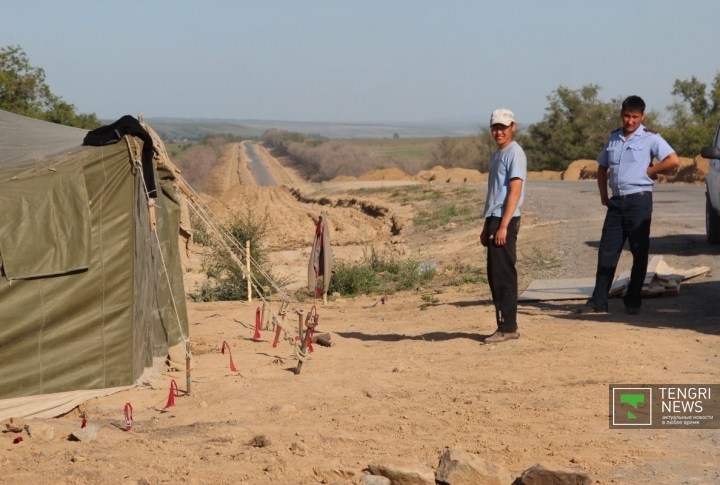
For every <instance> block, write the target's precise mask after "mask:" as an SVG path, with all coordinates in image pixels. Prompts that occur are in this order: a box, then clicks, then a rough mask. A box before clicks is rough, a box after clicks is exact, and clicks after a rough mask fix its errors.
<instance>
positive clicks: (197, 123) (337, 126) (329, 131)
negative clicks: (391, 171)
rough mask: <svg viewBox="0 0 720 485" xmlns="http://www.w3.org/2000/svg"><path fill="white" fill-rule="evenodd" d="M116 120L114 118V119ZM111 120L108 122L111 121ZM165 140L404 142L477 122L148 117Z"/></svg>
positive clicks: (457, 131)
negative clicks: (315, 137)
mask: <svg viewBox="0 0 720 485" xmlns="http://www.w3.org/2000/svg"><path fill="white" fill-rule="evenodd" d="M112 121H114V120H112ZM112 121H109V122H112ZM145 121H147V122H148V123H149V124H150V126H152V128H153V129H154V130H155V131H156V132H157V133H158V135H160V137H161V138H162V139H163V140H175V141H190V140H198V139H200V138H202V137H203V136H205V135H215V134H230V135H236V136H244V137H260V136H262V134H263V132H264V131H265V130H266V129H268V128H276V129H278V130H285V131H293V132H298V133H305V134H310V133H313V134H319V135H322V136H325V137H328V138H334V139H339V138H358V139H366V138H376V139H382V138H384V137H387V138H390V137H392V136H393V134H394V133H397V134H399V135H400V137H401V138H400V139H401V141H405V140H404V139H407V138H415V139H427V138H428V137H441V136H469V135H474V134H475V133H477V130H478V127H477V124H476V123H390V124H382V123H376V124H373V123H320V122H301V121H265V120H214V119H182V118H146V119H145Z"/></svg>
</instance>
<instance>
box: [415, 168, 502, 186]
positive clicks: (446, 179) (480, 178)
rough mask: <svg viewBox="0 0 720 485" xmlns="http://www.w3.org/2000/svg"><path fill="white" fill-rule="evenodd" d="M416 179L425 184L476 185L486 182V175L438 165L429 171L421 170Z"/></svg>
mask: <svg viewBox="0 0 720 485" xmlns="http://www.w3.org/2000/svg"><path fill="white" fill-rule="evenodd" d="M416 178H417V179H418V180H424V181H426V182H441V183H467V184H477V183H481V182H487V179H488V175H487V174H486V173H480V172H478V171H477V170H473V169H471V168H444V167H441V166H439V165H438V166H437V167H433V168H431V169H430V170H421V171H420V173H418V174H417V176H416Z"/></svg>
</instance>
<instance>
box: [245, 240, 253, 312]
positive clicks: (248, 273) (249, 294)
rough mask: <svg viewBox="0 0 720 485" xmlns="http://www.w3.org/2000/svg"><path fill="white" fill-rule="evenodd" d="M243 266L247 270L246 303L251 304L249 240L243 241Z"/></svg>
mask: <svg viewBox="0 0 720 485" xmlns="http://www.w3.org/2000/svg"><path fill="white" fill-rule="evenodd" d="M245 266H246V268H247V282H248V303H252V281H251V278H250V240H249V239H248V240H247V241H245Z"/></svg>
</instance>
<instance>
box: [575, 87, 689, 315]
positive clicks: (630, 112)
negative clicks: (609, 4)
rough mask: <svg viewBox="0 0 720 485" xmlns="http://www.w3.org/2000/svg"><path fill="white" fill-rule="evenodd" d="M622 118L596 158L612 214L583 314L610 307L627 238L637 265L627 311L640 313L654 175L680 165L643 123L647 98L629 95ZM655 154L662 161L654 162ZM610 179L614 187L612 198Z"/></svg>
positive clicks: (602, 195)
mask: <svg viewBox="0 0 720 485" xmlns="http://www.w3.org/2000/svg"><path fill="white" fill-rule="evenodd" d="M620 117H621V119H622V125H623V126H622V128H620V129H618V130H615V131H613V132H612V133H611V134H610V139H609V140H608V141H607V143H606V144H605V148H604V149H603V151H602V152H601V153H600V155H599V156H598V159H597V161H598V164H600V166H599V167H598V172H597V182H598V188H599V189H600V201H601V202H602V205H604V206H607V214H606V216H605V223H604V225H603V229H602V237H601V239H600V249H599V251H598V264H597V272H596V274H595V289H594V291H593V295H592V297H591V298H590V299H589V300H588V301H587V303H586V305H585V306H584V307H582V308H580V309H579V310H578V313H601V312H607V311H608V302H607V299H608V293H609V292H610V287H611V285H612V282H613V279H614V278H615V269H616V268H617V264H618V261H619V259H620V253H621V252H622V248H623V245H624V244H625V241H626V240H629V241H630V252H631V253H632V256H633V265H632V270H631V273H630V283H629V285H628V288H627V293H626V294H625V297H624V298H623V300H624V302H625V311H626V312H627V313H629V314H637V313H639V312H640V305H641V298H640V293H641V292H642V286H643V282H644V280H645V273H646V271H647V263H648V252H649V249H650V221H651V218H652V187H653V181H652V178H653V177H654V176H655V175H657V174H659V173H663V172H667V171H668V170H672V169H674V168H675V167H677V166H678V165H679V164H680V161H679V160H678V157H677V154H676V153H675V151H674V150H673V149H672V148H671V147H670V145H668V143H667V142H666V141H665V140H664V139H663V138H662V137H661V136H660V135H659V134H658V133H657V132H655V131H653V130H650V129H648V128H645V127H644V126H643V124H642V122H643V120H644V119H645V102H644V101H643V100H642V98H640V97H639V96H630V97H628V98H627V99H625V101H623V103H622V109H621V111H620ZM653 158H657V159H658V160H661V162H660V163H658V164H655V165H653V164H652V161H653ZM608 172H609V173H610V176H609V180H608ZM608 181H609V182H610V189H611V190H612V196H611V197H609V198H608Z"/></svg>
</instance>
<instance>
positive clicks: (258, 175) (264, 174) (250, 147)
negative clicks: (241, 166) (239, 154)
mask: <svg viewBox="0 0 720 485" xmlns="http://www.w3.org/2000/svg"><path fill="white" fill-rule="evenodd" d="M245 153H247V156H248V159H249V162H248V169H249V170H250V173H252V175H253V177H254V178H255V184H257V185H259V186H261V187H273V186H275V185H277V184H276V183H275V179H274V178H273V176H272V174H271V173H270V170H269V169H268V167H267V165H265V163H264V162H263V160H262V158H261V157H260V156H259V155H258V154H257V152H256V151H255V144H254V143H251V142H249V141H246V142H245Z"/></svg>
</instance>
